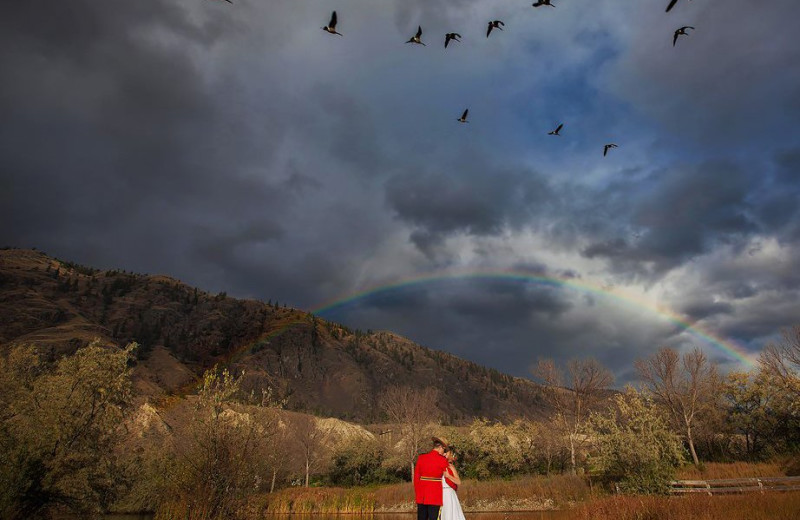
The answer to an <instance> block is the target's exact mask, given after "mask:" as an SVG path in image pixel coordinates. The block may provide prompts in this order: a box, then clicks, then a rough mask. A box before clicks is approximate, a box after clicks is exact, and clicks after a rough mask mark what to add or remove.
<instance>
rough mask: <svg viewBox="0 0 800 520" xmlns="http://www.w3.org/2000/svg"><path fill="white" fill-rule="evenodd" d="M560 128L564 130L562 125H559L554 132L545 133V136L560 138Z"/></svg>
mask: <svg viewBox="0 0 800 520" xmlns="http://www.w3.org/2000/svg"><path fill="white" fill-rule="evenodd" d="M562 128H564V123H560V124H559V125H558V127H557V128H556V129H555V130H553V131H552V132H547V135H557V136H559V137H560V136H561V134H559V132H560V131H561V129H562Z"/></svg>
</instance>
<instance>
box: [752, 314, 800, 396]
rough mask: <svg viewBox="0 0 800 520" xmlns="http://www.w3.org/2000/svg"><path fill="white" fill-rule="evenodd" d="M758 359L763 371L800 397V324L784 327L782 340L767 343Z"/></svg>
mask: <svg viewBox="0 0 800 520" xmlns="http://www.w3.org/2000/svg"><path fill="white" fill-rule="evenodd" d="M758 361H759V364H760V365H761V367H762V369H763V370H764V371H765V372H767V373H768V374H771V375H772V376H774V377H775V378H776V379H777V380H779V381H781V382H782V383H783V385H784V387H785V388H786V390H787V391H788V392H790V393H792V394H794V396H795V398H796V399H800V325H795V326H794V327H792V328H791V329H785V330H784V331H783V341H781V342H780V343H777V344H770V345H767V346H766V348H764V351H763V352H762V353H761V357H760V358H759V360H758Z"/></svg>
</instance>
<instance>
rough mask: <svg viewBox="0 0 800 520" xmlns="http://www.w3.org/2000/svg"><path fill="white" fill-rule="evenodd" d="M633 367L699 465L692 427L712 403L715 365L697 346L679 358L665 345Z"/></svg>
mask: <svg viewBox="0 0 800 520" xmlns="http://www.w3.org/2000/svg"><path fill="white" fill-rule="evenodd" d="M681 359H682V360H681ZM635 366H636V370H637V372H638V373H639V376H640V377H641V378H642V380H643V381H644V383H645V385H646V387H647V390H648V391H649V392H650V393H651V394H652V395H653V397H654V400H655V402H656V403H658V404H659V405H661V406H664V407H665V408H666V409H667V410H668V411H669V413H670V416H671V418H672V421H673V423H674V424H675V426H676V427H677V428H679V429H680V430H681V431H682V433H683V436H684V437H685V439H686V442H687V444H688V445H689V452H690V453H691V454H692V461H693V462H694V465H695V466H699V465H700V460H699V459H698V458H697V450H695V445H694V429H695V427H696V426H697V424H698V419H699V417H700V416H701V415H702V413H703V412H704V411H705V410H706V409H707V408H708V407H711V406H713V405H714V404H715V401H716V398H717V396H718V394H717V391H718V389H719V384H718V380H717V371H716V366H715V365H714V364H713V363H710V362H709V361H708V358H706V355H705V354H704V353H703V351H702V350H700V349H698V348H695V349H694V350H692V351H691V352H687V353H685V354H684V355H683V357H682V358H681V356H679V355H678V353H677V352H676V351H675V350H673V349H671V348H668V347H664V348H662V349H660V350H659V351H658V352H656V353H655V354H654V355H653V357H651V358H649V359H646V360H637V361H636V363H635Z"/></svg>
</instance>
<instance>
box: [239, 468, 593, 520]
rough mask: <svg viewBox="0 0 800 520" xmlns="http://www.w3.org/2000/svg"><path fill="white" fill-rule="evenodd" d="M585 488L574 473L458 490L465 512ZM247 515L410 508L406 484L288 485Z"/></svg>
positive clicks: (536, 505) (534, 506)
mask: <svg viewBox="0 0 800 520" xmlns="http://www.w3.org/2000/svg"><path fill="white" fill-rule="evenodd" d="M590 494H591V490H590V489H589V486H588V485H587V484H586V483H585V481H584V480H583V479H582V478H580V477H576V476H570V475H557V476H551V477H543V476H530V477H522V478H518V479H514V480H492V481H485V482H481V481H476V480H467V481H465V482H464V484H463V485H462V486H461V487H460V488H459V490H458V496H459V499H460V501H461V505H462V507H463V508H464V510H465V511H467V512H478V511H542V510H552V509H559V508H563V507H569V506H571V505H574V504H575V503H576V502H580V501H582V500H586V499H588V498H589V496H590ZM247 509H248V512H249V513H248V515H249V516H251V517H255V516H253V515H257V514H264V513H268V514H287V513H292V514H295V513H327V514H342V513H373V512H374V513H378V512H382V513H389V512H395V513H400V512H412V511H415V510H416V505H415V504H414V488H413V486H412V485H411V484H410V483H403V484H393V485H388V486H380V487H372V488H334V487H328V488H291V489H284V490H281V491H279V492H277V493H273V494H270V495H260V496H258V497H255V498H254V499H253V500H251V501H250V503H249V505H248V507H247Z"/></svg>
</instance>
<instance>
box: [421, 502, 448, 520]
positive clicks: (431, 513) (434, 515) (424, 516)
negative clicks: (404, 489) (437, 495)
mask: <svg viewBox="0 0 800 520" xmlns="http://www.w3.org/2000/svg"><path fill="white" fill-rule="evenodd" d="M440 507H442V506H432V505H429V504H417V520H439V508H440Z"/></svg>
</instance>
